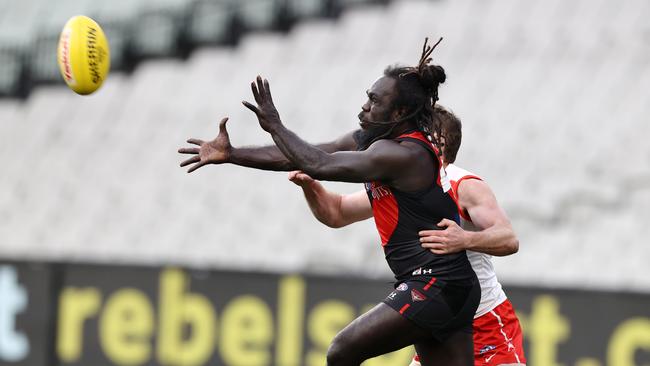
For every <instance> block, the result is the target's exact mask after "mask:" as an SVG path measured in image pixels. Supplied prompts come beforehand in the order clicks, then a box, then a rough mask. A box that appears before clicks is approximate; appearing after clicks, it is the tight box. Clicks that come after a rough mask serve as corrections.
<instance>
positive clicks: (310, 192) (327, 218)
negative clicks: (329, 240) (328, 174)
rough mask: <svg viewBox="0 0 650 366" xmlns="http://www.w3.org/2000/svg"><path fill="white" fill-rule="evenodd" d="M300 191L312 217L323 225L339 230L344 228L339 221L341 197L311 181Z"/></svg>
mask: <svg viewBox="0 0 650 366" xmlns="http://www.w3.org/2000/svg"><path fill="white" fill-rule="evenodd" d="M302 191H303V193H304V195H305V199H306V200H307V204H308V205H309V209H310V210H311V212H312V214H313V215H314V217H315V218H316V219H317V220H318V221H320V222H322V223H323V224H325V225H327V226H329V227H332V228H339V227H342V226H345V225H344V224H343V223H342V220H341V212H340V207H341V198H342V197H341V195H340V194H337V193H333V192H330V191H328V190H326V189H325V187H323V186H322V185H321V184H320V183H319V182H317V181H313V182H311V184H309V185H308V186H306V187H303V188H302Z"/></svg>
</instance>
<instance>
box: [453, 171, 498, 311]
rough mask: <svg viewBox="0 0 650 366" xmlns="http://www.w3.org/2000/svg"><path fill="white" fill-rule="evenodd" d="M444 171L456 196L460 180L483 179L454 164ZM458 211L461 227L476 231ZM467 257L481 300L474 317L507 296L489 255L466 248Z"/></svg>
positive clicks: (492, 307) (490, 308) (468, 219)
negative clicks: (478, 284) (474, 275)
mask: <svg viewBox="0 0 650 366" xmlns="http://www.w3.org/2000/svg"><path fill="white" fill-rule="evenodd" d="M445 171H446V172H447V177H448V178H449V180H450V181H451V189H452V191H453V193H454V195H455V196H456V197H458V186H459V184H460V183H461V182H462V181H464V180H467V179H478V180H483V179H481V177H479V176H478V175H476V174H473V173H471V172H468V171H467V170H465V169H462V168H459V167H457V166H456V165H454V164H449V165H447V167H446V168H445ZM458 213H459V214H460V217H461V219H460V221H461V227H462V228H463V229H465V230H469V231H477V229H476V227H475V226H474V225H473V224H472V220H471V218H470V217H469V216H467V214H466V213H465V212H464V210H462V209H461V208H460V207H459V208H458ZM467 258H468V259H469V261H470V263H471V264H472V268H473V269H474V272H476V276H477V277H478V280H479V283H480V284H481V302H480V304H479V306H478V309H476V315H474V319H476V318H478V317H480V316H482V315H485V314H487V313H488V312H490V311H492V310H493V309H494V308H496V307H497V306H499V304H501V303H503V302H504V301H505V300H506V299H507V297H506V293H505V292H504V291H503V289H502V288H501V284H500V283H499V280H498V279H497V274H496V272H495V271H494V266H493V265H492V260H491V258H492V256H491V255H489V254H485V253H478V252H473V251H471V250H468V251H467Z"/></svg>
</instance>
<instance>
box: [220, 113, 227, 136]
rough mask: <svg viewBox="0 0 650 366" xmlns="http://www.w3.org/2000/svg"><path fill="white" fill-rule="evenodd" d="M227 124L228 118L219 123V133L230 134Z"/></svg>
mask: <svg viewBox="0 0 650 366" xmlns="http://www.w3.org/2000/svg"><path fill="white" fill-rule="evenodd" d="M226 123H228V117H224V118H222V119H221V121H219V133H225V134H228V130H227V129H226Z"/></svg>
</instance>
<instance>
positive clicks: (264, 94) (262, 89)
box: [256, 75, 266, 100]
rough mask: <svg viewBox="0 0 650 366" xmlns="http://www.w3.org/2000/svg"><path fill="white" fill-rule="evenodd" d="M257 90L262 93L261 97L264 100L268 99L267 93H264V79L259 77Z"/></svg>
mask: <svg viewBox="0 0 650 366" xmlns="http://www.w3.org/2000/svg"><path fill="white" fill-rule="evenodd" d="M256 81H257V90H259V92H260V97H262V99H263V100H264V98H266V92H265V91H264V82H263V81H262V77H261V76H259V75H257V79H256Z"/></svg>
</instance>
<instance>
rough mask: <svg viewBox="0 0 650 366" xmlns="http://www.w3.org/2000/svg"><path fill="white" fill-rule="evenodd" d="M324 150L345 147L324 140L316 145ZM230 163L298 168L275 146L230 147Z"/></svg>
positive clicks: (262, 167)
mask: <svg viewBox="0 0 650 366" xmlns="http://www.w3.org/2000/svg"><path fill="white" fill-rule="evenodd" d="M316 147H317V148H318V149H321V150H323V151H324V152H328V153H331V152H336V151H339V150H341V149H344V148H345V147H342V146H339V145H338V144H337V143H336V142H325V143H320V144H318V145H316ZM229 162H230V163H232V164H235V165H240V166H245V167H249V168H255V169H262V170H273V171H291V170H297V169H299V168H298V167H297V166H296V164H294V163H293V162H291V161H290V160H289V159H287V157H286V156H285V155H284V154H283V153H282V151H281V150H280V148H278V147H277V146H275V145H273V146H259V147H257V146H256V147H240V148H234V147H233V148H232V150H231V151H230V161H229Z"/></svg>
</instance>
